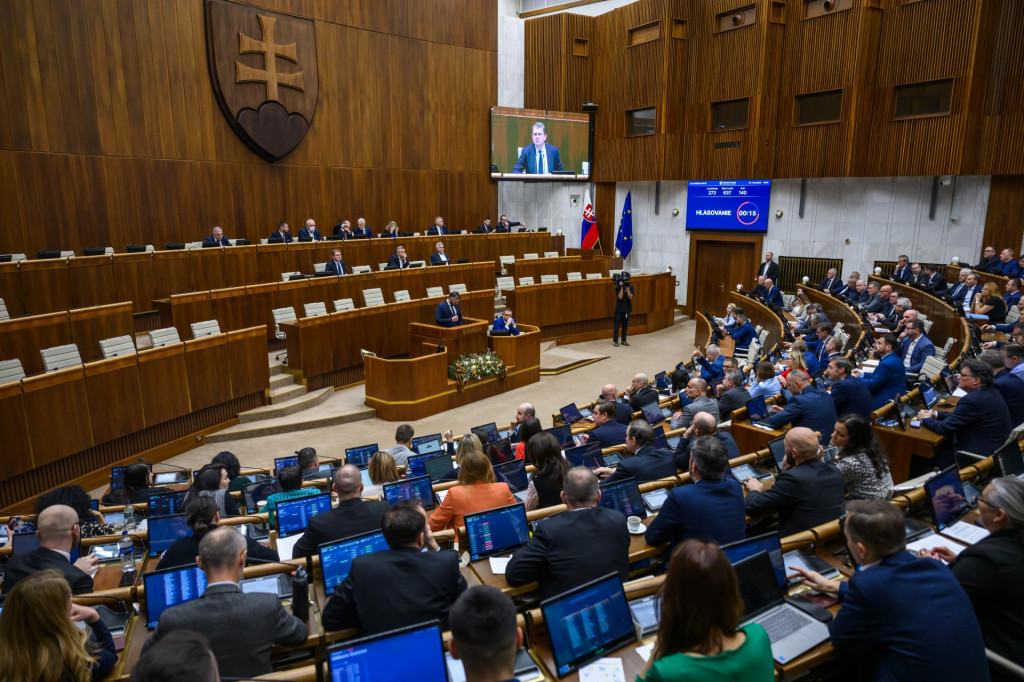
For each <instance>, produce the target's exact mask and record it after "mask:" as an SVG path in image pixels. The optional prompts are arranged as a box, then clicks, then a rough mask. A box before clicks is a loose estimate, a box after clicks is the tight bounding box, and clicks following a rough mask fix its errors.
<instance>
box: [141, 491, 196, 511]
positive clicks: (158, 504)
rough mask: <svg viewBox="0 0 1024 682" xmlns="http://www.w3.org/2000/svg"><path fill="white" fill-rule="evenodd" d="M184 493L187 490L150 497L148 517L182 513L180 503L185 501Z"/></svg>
mask: <svg viewBox="0 0 1024 682" xmlns="http://www.w3.org/2000/svg"><path fill="white" fill-rule="evenodd" d="M186 493H188V490H172V491H171V492H169V493H156V494H155V495H150V496H149V500H148V504H149V516H150V517H153V516H170V515H171V514H178V513H179V512H182V511H184V509H182V505H181V503H182V502H184V501H185V495H186Z"/></svg>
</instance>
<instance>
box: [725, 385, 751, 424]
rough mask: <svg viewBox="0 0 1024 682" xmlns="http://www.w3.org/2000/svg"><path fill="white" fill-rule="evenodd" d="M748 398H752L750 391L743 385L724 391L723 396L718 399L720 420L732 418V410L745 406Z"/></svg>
mask: <svg viewBox="0 0 1024 682" xmlns="http://www.w3.org/2000/svg"><path fill="white" fill-rule="evenodd" d="M748 400H750V391H748V390H747V389H745V388H743V387H742V386H734V387H732V388H730V389H729V390H728V391H726V392H725V393H723V394H722V397H720V398H719V399H718V415H719V417H720V419H719V421H726V420H728V419H730V417H729V415H730V414H731V413H732V411H733V410H738V409H740V408H741V407H744V406H745V405H746V404H747V401H748Z"/></svg>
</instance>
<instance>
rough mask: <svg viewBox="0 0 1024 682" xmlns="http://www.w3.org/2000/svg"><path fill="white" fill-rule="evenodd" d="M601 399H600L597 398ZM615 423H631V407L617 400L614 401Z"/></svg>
mask: <svg viewBox="0 0 1024 682" xmlns="http://www.w3.org/2000/svg"><path fill="white" fill-rule="evenodd" d="M599 399H601V398H599ZM615 421H617V422H619V423H620V424H626V425H627V426H628V425H629V422H631V421H633V406H632V405H630V404H629V403H627V402H623V401H621V400H619V399H616V400H615Z"/></svg>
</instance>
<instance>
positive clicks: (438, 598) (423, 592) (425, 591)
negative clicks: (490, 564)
mask: <svg viewBox="0 0 1024 682" xmlns="http://www.w3.org/2000/svg"><path fill="white" fill-rule="evenodd" d="M385 586H386V587H385ZM465 589H466V579H465V578H463V577H462V573H461V572H460V571H459V555H458V554H456V553H455V552H453V551H451V550H441V551H439V552H421V551H419V550H418V549H415V548H410V547H395V548H392V549H390V550H388V551H386V552H376V553H374V554H365V555H363V556H359V557H356V558H355V560H354V561H353V562H352V568H351V569H350V570H349V573H348V577H347V578H345V580H343V581H342V583H341V585H339V586H338V588H337V589H336V590H335V591H334V594H332V595H331V598H330V599H329V600H327V606H325V607H324V612H323V616H322V619H321V622H322V623H323V626H324V629H325V630H341V629H344V628H352V627H357V628H359V630H360V634H362V635H372V634H376V633H378V632H387V631H388V630H393V629H395V628H400V627H403V626H406V625H409V624H410V623H422V622H423V621H427V620H433V619H435V618H437V619H439V620H440V621H441V623H442V628H443V629H446V630H447V629H448V609H449V608H451V605H452V602H454V601H455V599H456V598H457V597H458V596H459V595H460V594H462V591H463V590H465Z"/></svg>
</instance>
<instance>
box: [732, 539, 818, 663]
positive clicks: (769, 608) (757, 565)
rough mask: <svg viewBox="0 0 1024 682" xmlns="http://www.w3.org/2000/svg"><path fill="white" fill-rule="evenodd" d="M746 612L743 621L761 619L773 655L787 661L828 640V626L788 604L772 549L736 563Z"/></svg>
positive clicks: (781, 661) (760, 623) (779, 661)
mask: <svg viewBox="0 0 1024 682" xmlns="http://www.w3.org/2000/svg"><path fill="white" fill-rule="evenodd" d="M734 568H735V570H736V578H737V579H738V581H739V585H740V596H742V597H743V604H744V607H745V612H744V614H743V621H742V623H741V624H742V625H746V624H747V623H757V624H758V625H760V626H761V627H763V628H764V629H765V631H766V632H767V633H768V639H769V640H771V644H772V658H774V659H775V660H776V662H778V663H780V664H783V663H788V662H789V661H792V660H793V659H795V658H797V657H798V656H800V655H802V654H803V653H805V652H807V651H810V650H811V649H812V648H814V647H816V646H817V645H819V644H821V643H822V642H824V641H827V640H828V626H827V625H825V624H824V623H822V622H821V621H819V620H816V619H814V618H811V617H810V616H808V615H806V614H805V613H804V612H803V611H801V610H800V609H798V608H796V607H795V606H792V605H790V604H787V603H786V601H785V588H784V587H783V586H780V585H779V582H778V580H776V579H775V571H774V570H773V567H772V560H771V559H770V558H769V557H768V552H758V553H757V554H755V555H753V556H751V557H747V558H746V559H743V560H742V561H740V562H738V563H736V564H734Z"/></svg>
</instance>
